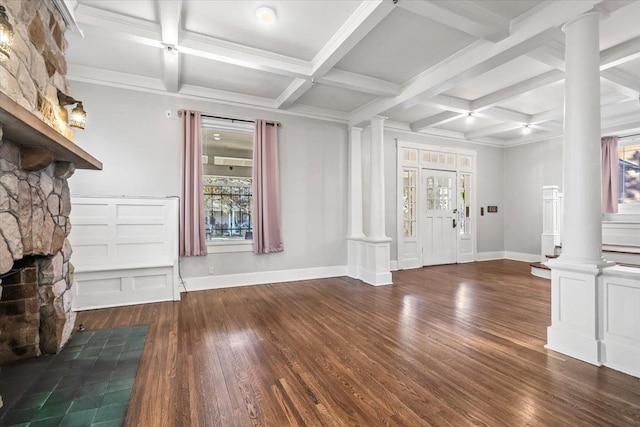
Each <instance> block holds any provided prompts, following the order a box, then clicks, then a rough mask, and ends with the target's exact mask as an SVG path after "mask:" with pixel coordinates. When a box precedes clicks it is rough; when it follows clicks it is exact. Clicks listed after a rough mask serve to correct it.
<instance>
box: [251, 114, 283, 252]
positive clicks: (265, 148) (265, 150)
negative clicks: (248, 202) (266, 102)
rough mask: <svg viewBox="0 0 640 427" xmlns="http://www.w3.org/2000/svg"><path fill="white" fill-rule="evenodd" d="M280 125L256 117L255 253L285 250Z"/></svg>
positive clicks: (254, 178) (254, 140) (254, 165)
mask: <svg viewBox="0 0 640 427" xmlns="http://www.w3.org/2000/svg"><path fill="white" fill-rule="evenodd" d="M278 175H279V168H278V127H277V126H276V125H275V124H270V123H267V122H266V121H264V120H256V123H255V133H254V139H253V253H255V254H264V253H270V252H282V250H283V249H284V248H283V245H282V237H281V233H280V185H279V180H278Z"/></svg>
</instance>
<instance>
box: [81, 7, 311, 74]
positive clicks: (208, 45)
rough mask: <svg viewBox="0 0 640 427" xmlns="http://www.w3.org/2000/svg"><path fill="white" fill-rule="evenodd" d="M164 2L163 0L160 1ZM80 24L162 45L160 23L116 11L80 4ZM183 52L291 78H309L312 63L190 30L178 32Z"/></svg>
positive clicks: (130, 39) (131, 39) (123, 37)
mask: <svg viewBox="0 0 640 427" xmlns="http://www.w3.org/2000/svg"><path fill="white" fill-rule="evenodd" d="M159 3H160V4H162V3H164V1H163V0H161V1H159ZM76 17H77V19H78V22H79V23H82V24H83V25H91V26H94V27H97V28H101V29H103V30H106V31H109V33H110V34H112V35H115V36H117V37H120V38H122V39H124V40H129V41H132V42H136V43H141V44H145V45H149V46H154V47H158V48H163V47H164V46H163V44H162V29H161V28H160V25H158V24H154V23H150V22H148V21H145V20H142V19H137V18H131V17H127V16H123V15H120V14H117V13H113V12H108V11H104V10H100V9H97V8H93V7H89V6H85V5H80V6H78V9H77V10H76ZM177 47H178V50H179V51H180V53H184V54H187V55H193V56H198V57H201V58H206V59H210V60H213V61H219V62H224V63H227V64H233V65H238V66H241V67H246V68H252V69H255V70H261V71H267V72H271V73H274V74H279V75H284V76H289V77H308V76H310V75H311V63H310V62H308V61H303V60H300V59H297V58H291V57H289V56H285V55H279V54H276V53H273V52H269V51H265V50H261V49H255V48H251V47H248V46H243V45H240V44H237V43H232V42H228V41H226V40H220V39H216V38H215V37H209V36H205V35H202V34H197V33H193V32H189V31H180V32H179V44H178V46H177Z"/></svg>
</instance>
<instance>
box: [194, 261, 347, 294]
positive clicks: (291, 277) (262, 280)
mask: <svg viewBox="0 0 640 427" xmlns="http://www.w3.org/2000/svg"><path fill="white" fill-rule="evenodd" d="M346 275H347V266H346V265H335V266H331V267H313V268H298V269H293V270H276V271H261V272H255V273H239V274H224V275H220V276H203V277H186V278H184V282H185V288H186V291H187V292H193V291H204V290H209V289H222V288H235V287H238V286H252V285H264V284H266V283H280V282H295V281H298V280H311V279H323V278H327V277H339V276H346Z"/></svg>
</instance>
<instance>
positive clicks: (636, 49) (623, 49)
mask: <svg viewBox="0 0 640 427" xmlns="http://www.w3.org/2000/svg"><path fill="white" fill-rule="evenodd" d="M639 25H640V24H639ZM638 58H640V36H639V37H636V38H633V39H630V40H627V41H626V42H623V43H620V44H617V45H615V46H612V47H610V48H609V49H605V50H603V51H602V52H600V70H606V69H609V68H611V67H616V66H618V65H620V64H624V63H625V62H629V61H633V60H634V59H638Z"/></svg>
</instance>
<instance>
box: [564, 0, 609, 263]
mask: <svg viewBox="0 0 640 427" xmlns="http://www.w3.org/2000/svg"><path fill="white" fill-rule="evenodd" d="M599 19H600V16H599V14H598V13H597V12H590V13H586V14H584V15H581V16H579V17H577V18H575V19H574V20H573V21H570V22H568V23H567V24H565V26H564V28H563V30H564V32H565V33H566V48H565V49H566V51H565V60H566V70H565V83H564V84H565V118H564V160H563V162H564V224H563V237H562V255H561V258H562V260H563V261H565V262H577V263H584V264H592V265H600V264H602V217H601V200H600V198H601V196H600V187H601V159H600V156H601V154H600V151H601V148H600V48H599Z"/></svg>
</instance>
